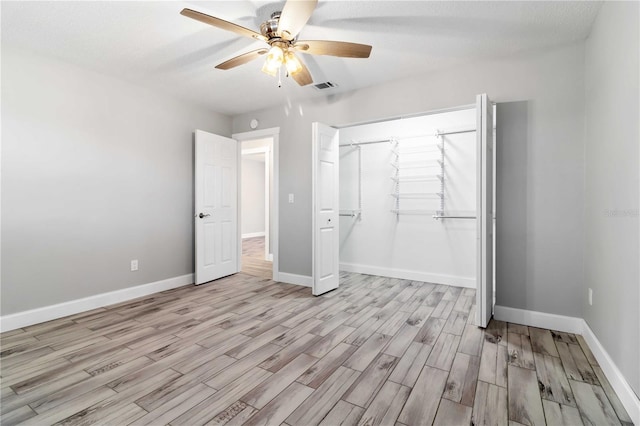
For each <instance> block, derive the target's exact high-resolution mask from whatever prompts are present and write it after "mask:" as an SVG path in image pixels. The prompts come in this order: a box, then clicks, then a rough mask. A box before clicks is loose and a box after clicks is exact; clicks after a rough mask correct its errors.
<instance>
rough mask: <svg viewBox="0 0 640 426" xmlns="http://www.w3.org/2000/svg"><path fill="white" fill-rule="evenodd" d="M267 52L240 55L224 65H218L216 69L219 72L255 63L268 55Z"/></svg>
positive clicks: (262, 50) (254, 51)
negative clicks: (258, 58)
mask: <svg viewBox="0 0 640 426" xmlns="http://www.w3.org/2000/svg"><path fill="white" fill-rule="evenodd" d="M267 51H268V49H258V50H253V51H251V52H247V53H243V54H242V55H238V56H236V57H235V58H231V59H229V60H228V61H224V62H223V63H221V64H218V65H216V68H217V69H219V70H228V69H231V68H235V67H237V66H239V65H242V64H246V63H247V62H249V61H253V60H254V59H256V58H257V57H258V56H260V55H264V54H265V53H267Z"/></svg>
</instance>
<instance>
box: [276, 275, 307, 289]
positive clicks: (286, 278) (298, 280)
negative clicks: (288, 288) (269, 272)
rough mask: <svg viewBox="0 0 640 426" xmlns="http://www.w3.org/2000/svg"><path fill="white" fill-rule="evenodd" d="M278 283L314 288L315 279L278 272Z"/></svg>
mask: <svg viewBox="0 0 640 426" xmlns="http://www.w3.org/2000/svg"><path fill="white" fill-rule="evenodd" d="M278 281H279V282H281V283H287V284H295V285H301V286H303V287H312V286H313V278H311V277H310V276H308V275H298V274H290V273H288V272H278Z"/></svg>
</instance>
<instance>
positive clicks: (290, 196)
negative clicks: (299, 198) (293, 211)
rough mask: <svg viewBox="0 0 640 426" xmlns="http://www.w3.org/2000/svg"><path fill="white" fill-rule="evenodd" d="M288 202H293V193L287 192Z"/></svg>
mask: <svg viewBox="0 0 640 426" xmlns="http://www.w3.org/2000/svg"><path fill="white" fill-rule="evenodd" d="M289 204H293V194H289Z"/></svg>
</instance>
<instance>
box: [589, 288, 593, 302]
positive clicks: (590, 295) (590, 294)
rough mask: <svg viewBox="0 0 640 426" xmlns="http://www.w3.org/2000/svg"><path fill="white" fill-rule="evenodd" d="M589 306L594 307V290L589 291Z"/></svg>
mask: <svg viewBox="0 0 640 426" xmlns="http://www.w3.org/2000/svg"><path fill="white" fill-rule="evenodd" d="M589 306H593V290H591V289H589Z"/></svg>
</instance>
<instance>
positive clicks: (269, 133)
mask: <svg viewBox="0 0 640 426" xmlns="http://www.w3.org/2000/svg"><path fill="white" fill-rule="evenodd" d="M232 137H233V139H235V140H237V141H239V142H242V141H247V140H253V139H261V138H265V137H271V138H272V139H273V140H272V146H271V151H270V159H269V160H270V163H271V165H272V167H273V186H272V188H273V211H272V212H271V216H272V221H271V222H272V223H271V231H270V234H271V235H272V236H273V238H272V241H271V242H270V245H271V251H272V255H273V258H272V259H273V278H272V279H273V281H279V277H280V271H279V268H280V261H279V259H278V253H279V247H280V243H279V240H280V234H279V232H280V215H279V211H280V207H279V204H280V202H279V200H280V170H279V168H280V127H271V128H268V129H261V130H253V131H250V132H241V133H234V134H233V135H232ZM238 235H240V234H238ZM265 243H266V241H265Z"/></svg>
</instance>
